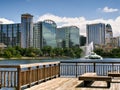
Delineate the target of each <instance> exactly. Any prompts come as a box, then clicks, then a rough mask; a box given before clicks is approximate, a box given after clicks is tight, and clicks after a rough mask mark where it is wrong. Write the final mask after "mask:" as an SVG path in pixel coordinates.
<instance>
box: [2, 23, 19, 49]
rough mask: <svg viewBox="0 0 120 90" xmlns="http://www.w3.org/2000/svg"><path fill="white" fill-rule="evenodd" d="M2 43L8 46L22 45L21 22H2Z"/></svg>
mask: <svg viewBox="0 0 120 90" xmlns="http://www.w3.org/2000/svg"><path fill="white" fill-rule="evenodd" d="M0 43H4V44H5V45H6V46H7V47H13V46H21V24H0Z"/></svg>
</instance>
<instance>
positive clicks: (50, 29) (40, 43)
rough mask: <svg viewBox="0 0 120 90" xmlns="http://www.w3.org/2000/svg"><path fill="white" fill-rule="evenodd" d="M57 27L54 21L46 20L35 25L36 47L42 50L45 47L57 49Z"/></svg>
mask: <svg viewBox="0 0 120 90" xmlns="http://www.w3.org/2000/svg"><path fill="white" fill-rule="evenodd" d="M56 28H57V25H56V23H55V22H54V21H52V20H45V21H43V22H38V23H36V24H34V31H33V32H34V35H33V37H34V40H33V41H34V47H35V48H42V47H44V46H51V47H53V48H54V47H57V42H56Z"/></svg>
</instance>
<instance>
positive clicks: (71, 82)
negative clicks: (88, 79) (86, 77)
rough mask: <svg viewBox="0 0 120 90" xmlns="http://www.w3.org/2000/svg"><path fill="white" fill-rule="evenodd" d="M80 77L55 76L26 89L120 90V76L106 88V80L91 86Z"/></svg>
mask: <svg viewBox="0 0 120 90" xmlns="http://www.w3.org/2000/svg"><path fill="white" fill-rule="evenodd" d="M81 83H82V81H79V80H78V78H55V79H52V80H49V81H46V82H43V83H40V84H39V85H35V86H32V87H31V88H27V89H25V90H120V78H119V79H118V78H115V79H113V80H112V83H111V87H110V88H106V82H103V81H95V82H94V83H93V84H92V85H91V86H89V87H83V86H82V85H81Z"/></svg>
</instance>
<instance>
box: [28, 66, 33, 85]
mask: <svg viewBox="0 0 120 90" xmlns="http://www.w3.org/2000/svg"><path fill="white" fill-rule="evenodd" d="M28 70H29V86H28V87H31V80H32V77H31V74H32V73H31V67H28Z"/></svg>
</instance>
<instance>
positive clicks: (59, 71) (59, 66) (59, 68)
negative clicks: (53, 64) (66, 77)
mask: <svg viewBox="0 0 120 90" xmlns="http://www.w3.org/2000/svg"><path fill="white" fill-rule="evenodd" d="M58 77H60V63H58Z"/></svg>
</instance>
